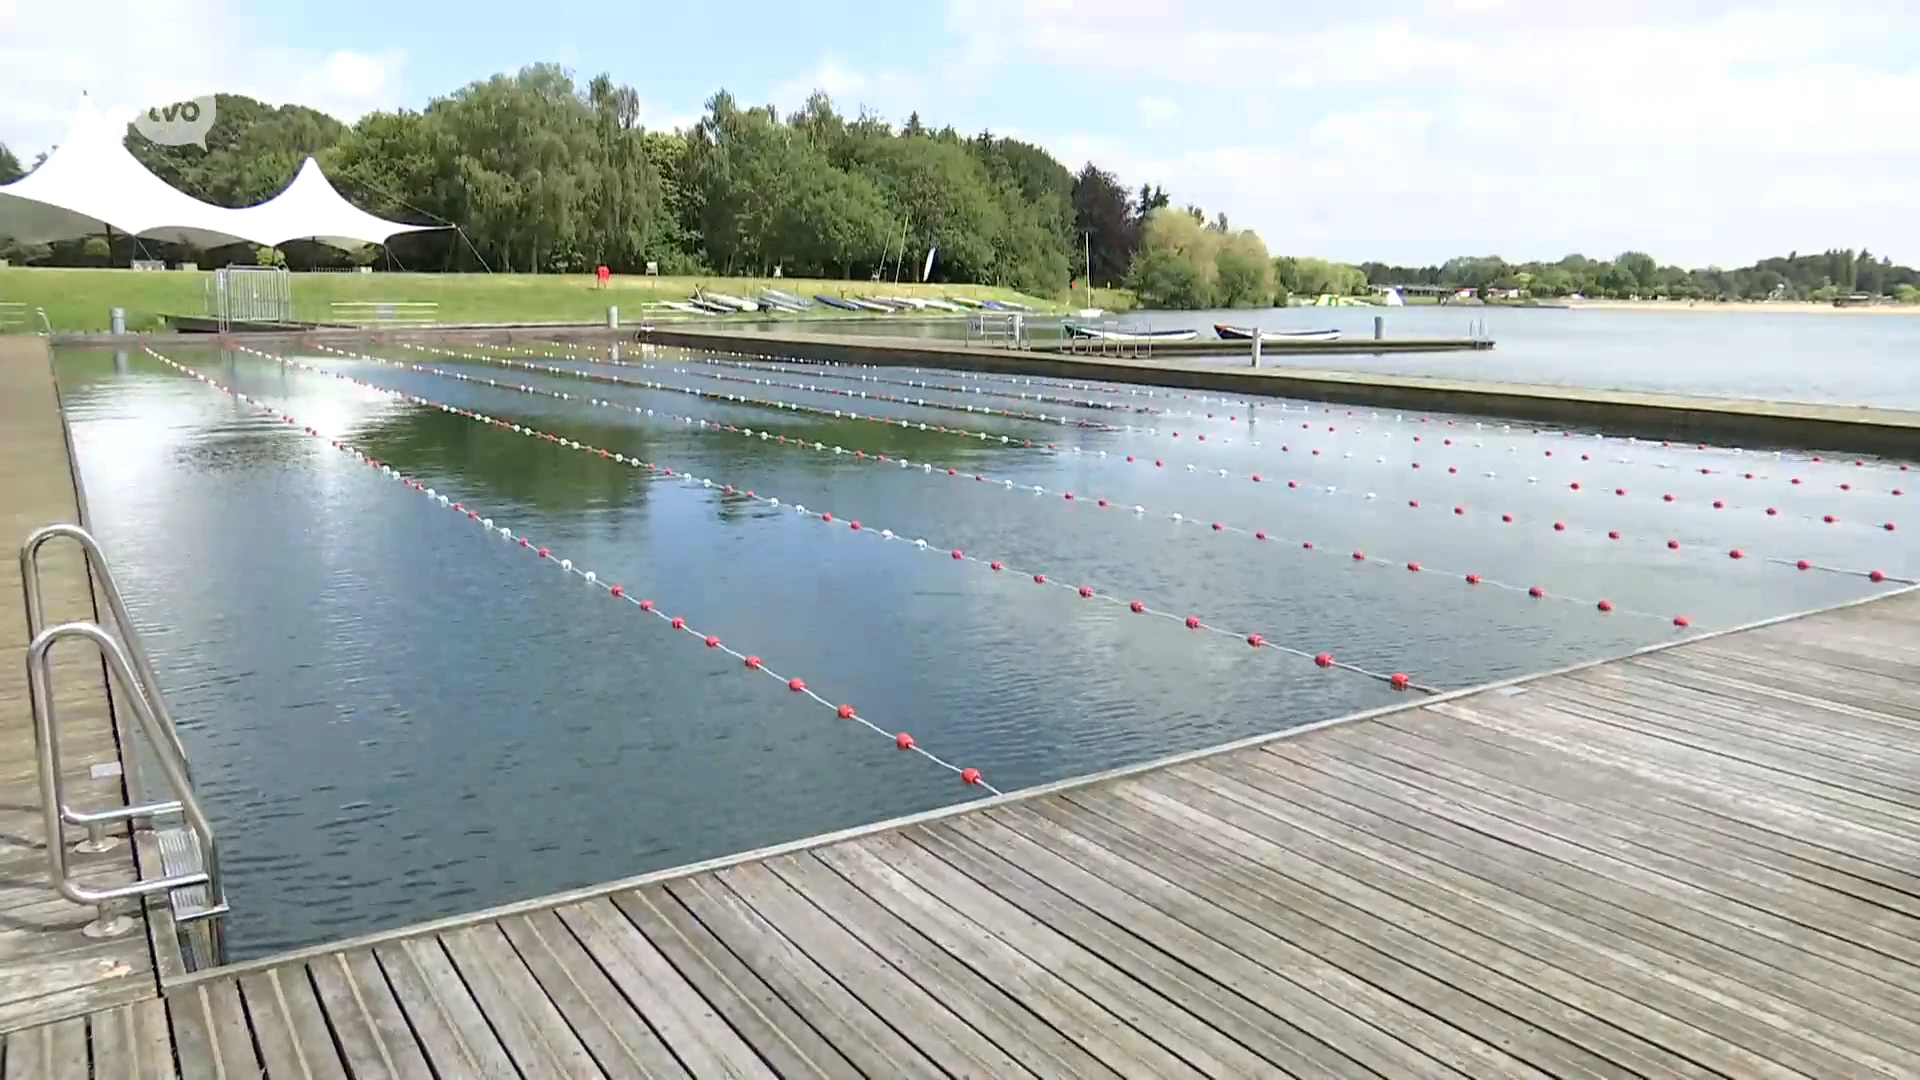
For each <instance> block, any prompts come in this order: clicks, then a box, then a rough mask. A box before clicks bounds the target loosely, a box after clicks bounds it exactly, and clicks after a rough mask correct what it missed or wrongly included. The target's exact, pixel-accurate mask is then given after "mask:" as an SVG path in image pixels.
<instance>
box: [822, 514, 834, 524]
mask: <svg viewBox="0 0 1920 1080" xmlns="http://www.w3.org/2000/svg"><path fill="white" fill-rule="evenodd" d="M820 520H821V521H825V522H828V523H831V522H832V521H833V514H831V513H824V514H821V515H820Z"/></svg>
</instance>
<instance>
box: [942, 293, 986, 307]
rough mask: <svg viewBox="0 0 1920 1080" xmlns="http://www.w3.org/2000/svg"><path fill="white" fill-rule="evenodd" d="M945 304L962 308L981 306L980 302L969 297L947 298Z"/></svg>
mask: <svg viewBox="0 0 1920 1080" xmlns="http://www.w3.org/2000/svg"><path fill="white" fill-rule="evenodd" d="M947 303H949V304H957V305H959V306H960V307H963V308H977V307H981V306H982V305H981V303H980V301H978V300H975V299H974V298H973V297H971V296H949V297H947Z"/></svg>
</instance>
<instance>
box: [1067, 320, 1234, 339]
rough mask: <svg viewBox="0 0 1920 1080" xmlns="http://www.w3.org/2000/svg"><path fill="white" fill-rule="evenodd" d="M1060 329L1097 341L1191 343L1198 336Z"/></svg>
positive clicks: (1191, 333)
mask: <svg viewBox="0 0 1920 1080" xmlns="http://www.w3.org/2000/svg"><path fill="white" fill-rule="evenodd" d="M1060 329H1061V331H1062V332H1063V333H1065V334H1066V335H1067V336H1068V337H1076V338H1092V339H1095V340H1098V341H1193V340H1195V339H1196V338H1198V337H1199V336H1200V331H1198V330H1171V329H1169V330H1108V329H1105V328H1102V327H1098V326H1082V325H1080V324H1078V323H1061V324H1060Z"/></svg>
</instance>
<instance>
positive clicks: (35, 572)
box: [20, 522, 191, 775]
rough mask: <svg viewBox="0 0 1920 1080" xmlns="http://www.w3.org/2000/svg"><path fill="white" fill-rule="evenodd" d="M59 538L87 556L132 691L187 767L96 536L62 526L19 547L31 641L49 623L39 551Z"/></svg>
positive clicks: (41, 531) (40, 531)
mask: <svg viewBox="0 0 1920 1080" xmlns="http://www.w3.org/2000/svg"><path fill="white" fill-rule="evenodd" d="M60 537H65V538H66V539H69V540H72V541H73V542H74V543H76V544H79V545H80V550H81V551H82V552H83V553H84V554H85V556H86V560H87V566H88V567H89V568H90V569H91V570H92V571H93V576H94V578H95V579H96V580H97V581H98V582H99V585H100V591H101V592H102V593H104V594H106V598H107V608H108V610H109V612H110V613H111V614H112V615H113V624H114V628H115V629H117V630H119V631H120V639H121V641H122V642H123V643H124V644H125V646H126V652H127V655H128V656H129V657H130V658H131V659H132V661H133V664H132V668H133V673H134V674H135V675H137V676H138V677H139V680H138V682H137V683H135V684H134V685H133V686H130V687H129V689H136V688H137V692H139V693H142V694H144V695H145V696H146V697H147V699H148V704H149V705H150V706H151V707H152V708H153V711H154V713H155V714H156V715H157V716H158V717H159V719H160V722H161V727H162V729H163V730H164V732H165V738H166V742H167V744H168V747H169V748H170V749H171V750H172V751H173V754H174V756H175V757H177V758H178V759H179V760H180V761H181V762H183V763H184V762H185V761H186V760H187V750H186V747H185V746H183V745H182V744H181V742H180V733H179V731H178V730H177V729H176V728H175V727H174V723H173V713H172V711H171V710H169V709H168V708H167V703H166V699H165V698H164V697H162V696H161V694H160V683H159V680H158V679H156V678H155V677H154V674H153V662H152V661H151V660H149V659H148V658H147V650H146V649H145V648H144V647H143V646H142V645H141V644H140V635H139V633H138V632H136V631H135V630H134V628H133V617H132V616H131V615H129V614H127V602H126V600H125V599H124V598H123V597H122V596H121V595H120V586H119V584H118V583H117V582H116V581H114V578H113V571H112V569H110V568H109V567H108V566H107V556H106V553H105V552H103V551H101V550H100V542H99V541H97V540H95V539H94V538H93V534H92V533H90V532H88V531H87V530H85V529H83V528H81V527H80V526H78V525H71V524H67V523H65V522H61V523H57V524H53V525H46V526H43V527H41V528H38V529H35V530H34V531H33V532H32V533H30V534H29V535H28V536H27V539H26V541H25V542H24V543H22V544H21V545H20V588H21V591H22V593H24V594H25V596H26V603H27V637H28V638H29V639H31V638H33V637H36V636H38V635H39V633H40V631H41V629H42V628H43V624H44V622H45V619H46V605H45V603H44V601H42V599H41V595H40V549H41V548H42V547H44V546H45V545H46V543H47V541H49V540H54V539H57V538H60ZM189 775H191V769H190V768H189Z"/></svg>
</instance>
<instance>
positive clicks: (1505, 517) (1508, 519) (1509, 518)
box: [1500, 514, 1513, 525]
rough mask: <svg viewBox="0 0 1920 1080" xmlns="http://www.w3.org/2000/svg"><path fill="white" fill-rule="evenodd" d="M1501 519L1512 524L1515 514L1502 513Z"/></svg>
mask: <svg viewBox="0 0 1920 1080" xmlns="http://www.w3.org/2000/svg"><path fill="white" fill-rule="evenodd" d="M1500 520H1501V521H1504V522H1506V523H1507V524H1508V525H1511V524H1513V515H1512V514H1501V515H1500Z"/></svg>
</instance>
